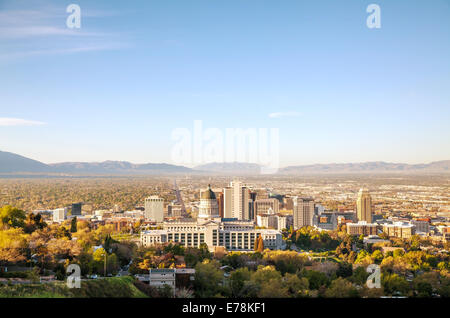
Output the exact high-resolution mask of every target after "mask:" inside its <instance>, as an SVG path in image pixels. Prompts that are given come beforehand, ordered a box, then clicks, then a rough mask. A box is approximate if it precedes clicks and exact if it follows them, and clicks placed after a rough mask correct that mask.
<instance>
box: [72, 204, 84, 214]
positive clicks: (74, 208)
mask: <svg viewBox="0 0 450 318" xmlns="http://www.w3.org/2000/svg"><path fill="white" fill-rule="evenodd" d="M82 205H83V203H73V204H72V215H81V206H82Z"/></svg>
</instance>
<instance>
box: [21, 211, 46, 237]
mask: <svg viewBox="0 0 450 318" xmlns="http://www.w3.org/2000/svg"><path fill="white" fill-rule="evenodd" d="M46 226H47V223H45V222H44V220H43V219H42V216H41V215H40V214H34V213H30V214H28V216H27V218H26V220H25V224H24V231H25V233H27V234H30V233H33V232H34V231H36V230H42V229H43V228H44V227H46Z"/></svg>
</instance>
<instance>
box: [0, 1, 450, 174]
mask: <svg viewBox="0 0 450 318" xmlns="http://www.w3.org/2000/svg"><path fill="white" fill-rule="evenodd" d="M71 3H76V4H78V5H79V6H80V8H81V29H68V28H67V27H66V18H67V16H68V15H69V14H68V13H66V7H67V6H68V5H69V4H71ZM371 3H376V4H378V5H379V6H380V8H381V29H369V28H367V26H366V18H367V16H368V15H369V14H368V13H366V7H367V6H368V5H369V4H371ZM449 39H450V1H448V0H432V1H412V0H395V1H392V0H390V1H360V0H348V1H335V0H328V1H325V0H317V1H301V0H284V1H275V0H226V1H225V0H164V1H162V0H158V1H109V0H108V1H92V0H90V1H81V0H72V1H32V0H27V1H22V0H14V1H10V0H0V150H3V151H10V152H15V153H19V154H21V155H24V156H28V157H31V158H34V159H37V160H40V161H43V162H47V163H52V162H61V161H102V160H126V161H131V162H137V163H142V162H169V163H170V161H171V148H172V145H173V140H171V132H172V131H173V130H174V129H175V128H179V127H182V128H188V129H193V122H194V120H202V121H203V126H204V127H205V128H207V127H215V128H219V129H225V128H253V127H255V128H272V127H274V128H279V131H280V164H281V166H286V165H293V164H312V163H331V162H363V161H389V162H407V163H418V162H430V161H436V160H448V159H450V147H449V145H450V125H449V123H450V89H449V88H450V58H449V57H450V41H449ZM274 113H276V114H278V115H272V116H271V115H270V114H274Z"/></svg>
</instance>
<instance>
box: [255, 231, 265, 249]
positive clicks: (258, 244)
mask: <svg viewBox="0 0 450 318" xmlns="http://www.w3.org/2000/svg"><path fill="white" fill-rule="evenodd" d="M255 252H259V253H262V252H264V241H263V239H262V236H261V235H259V236H258V238H257V239H256V241H255Z"/></svg>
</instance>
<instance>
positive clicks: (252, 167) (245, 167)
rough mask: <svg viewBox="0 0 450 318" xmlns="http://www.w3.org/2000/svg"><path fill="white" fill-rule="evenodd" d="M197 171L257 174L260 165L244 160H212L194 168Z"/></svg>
mask: <svg viewBox="0 0 450 318" xmlns="http://www.w3.org/2000/svg"><path fill="white" fill-rule="evenodd" d="M194 169H195V170H197V171H205V172H215V173H219V174H236V173H241V174H254V173H256V174H259V173H260V171H261V166H260V165H258V164H256V163H246V162H212V163H207V164H204V165H200V166H197V167H195V168H194Z"/></svg>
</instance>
